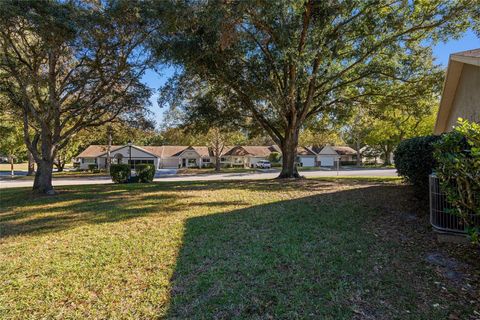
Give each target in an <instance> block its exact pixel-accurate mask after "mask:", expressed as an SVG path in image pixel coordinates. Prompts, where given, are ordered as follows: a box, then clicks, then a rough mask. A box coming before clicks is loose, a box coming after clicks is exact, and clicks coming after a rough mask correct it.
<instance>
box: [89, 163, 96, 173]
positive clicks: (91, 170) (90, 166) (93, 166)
mask: <svg viewBox="0 0 480 320" xmlns="http://www.w3.org/2000/svg"><path fill="white" fill-rule="evenodd" d="M96 169H97V165H96V164H89V165H88V171H90V172H93V170H96Z"/></svg>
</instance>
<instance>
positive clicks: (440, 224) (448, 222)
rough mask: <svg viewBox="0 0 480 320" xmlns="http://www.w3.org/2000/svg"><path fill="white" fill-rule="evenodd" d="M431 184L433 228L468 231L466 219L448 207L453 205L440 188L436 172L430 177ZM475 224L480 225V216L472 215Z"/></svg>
mask: <svg viewBox="0 0 480 320" xmlns="http://www.w3.org/2000/svg"><path fill="white" fill-rule="evenodd" d="M429 185H430V223H431V225H432V226H433V228H434V229H435V230H437V231H440V232H448V233H466V230H465V227H466V226H465V223H464V221H463V220H462V219H461V218H460V217H458V216H456V215H453V214H451V213H448V212H447V211H448V209H451V208H452V205H451V204H449V203H448V201H447V197H446V195H445V194H444V193H443V192H442V191H441V190H440V181H439V179H438V178H437V176H435V175H434V174H431V175H430V177H429ZM471 221H473V223H474V225H476V226H480V216H477V215H473V214H472V215H471Z"/></svg>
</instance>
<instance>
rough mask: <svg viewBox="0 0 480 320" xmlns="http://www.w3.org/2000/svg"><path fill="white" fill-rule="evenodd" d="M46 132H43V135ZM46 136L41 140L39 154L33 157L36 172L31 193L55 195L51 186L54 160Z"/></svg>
mask: <svg viewBox="0 0 480 320" xmlns="http://www.w3.org/2000/svg"><path fill="white" fill-rule="evenodd" d="M45 132H46V130H45V131H44V133H45ZM49 138H50V137H49V136H48V135H47V134H44V135H43V137H42V140H41V144H42V145H41V150H42V152H41V154H37V155H36V156H35V160H36V162H37V172H36V173H35V180H34V181H33V191H35V192H38V193H44V194H55V190H54V189H53V186H52V173H53V165H54V162H55V161H54V159H55V156H56V155H55V152H54V147H53V144H52V142H51V140H50V139H49Z"/></svg>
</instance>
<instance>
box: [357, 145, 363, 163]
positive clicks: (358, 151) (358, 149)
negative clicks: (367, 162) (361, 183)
mask: <svg viewBox="0 0 480 320" xmlns="http://www.w3.org/2000/svg"><path fill="white" fill-rule="evenodd" d="M356 147H357V167H360V166H361V165H362V155H361V154H360V142H359V141H358V140H357V143H356Z"/></svg>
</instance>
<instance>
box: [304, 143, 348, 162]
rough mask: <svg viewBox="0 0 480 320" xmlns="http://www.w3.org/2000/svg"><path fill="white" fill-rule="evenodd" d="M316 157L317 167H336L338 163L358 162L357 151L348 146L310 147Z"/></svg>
mask: <svg viewBox="0 0 480 320" xmlns="http://www.w3.org/2000/svg"><path fill="white" fill-rule="evenodd" d="M308 149H310V150H311V151H312V152H314V153H315V154H316V155H317V156H316V163H315V166H318V167H334V166H336V165H337V162H338V161H340V164H341V163H342V162H355V161H357V151H355V150H354V149H352V148H350V147H348V146H330V145H325V146H313V147H309V148H308Z"/></svg>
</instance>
